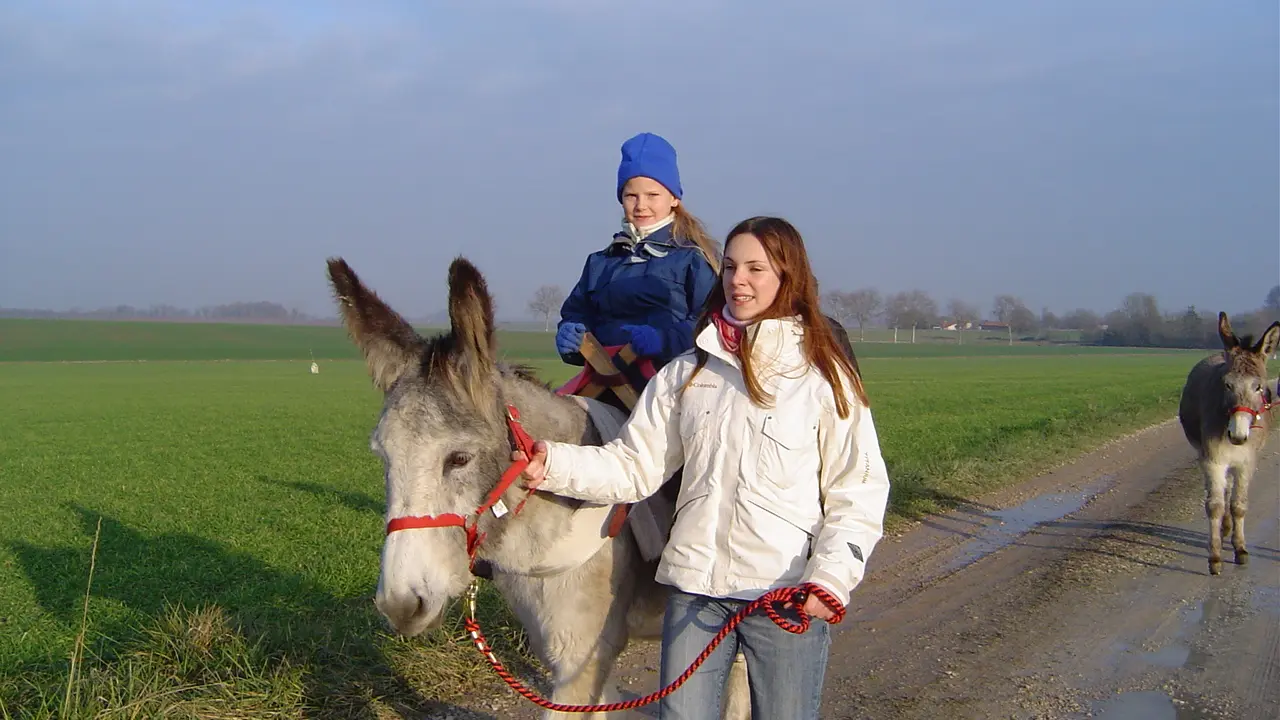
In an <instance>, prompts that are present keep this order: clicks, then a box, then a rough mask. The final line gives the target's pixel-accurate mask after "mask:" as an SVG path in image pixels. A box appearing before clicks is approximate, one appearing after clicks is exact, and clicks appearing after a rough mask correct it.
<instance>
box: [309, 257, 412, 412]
mask: <svg viewBox="0 0 1280 720" xmlns="http://www.w3.org/2000/svg"><path fill="white" fill-rule="evenodd" d="M329 284H330V285H332V286H333V294H334V296H335V297H336V298H337V301H338V308H339V310H340V311H341V312H342V324H343V326H345V327H346V328H347V333H348V334H349V335H351V339H352V340H354V341H355V344H356V346H357V347H359V348H360V352H361V353H363V354H364V360H365V364H366V365H367V366H368V368H369V376H370V377H372V378H373V384H374V386H376V387H377V388H378V389H379V390H381V391H382V392H384V393H385V392H387V391H388V390H390V389H391V386H392V385H394V384H395V382H396V380H398V379H399V378H400V376H401V375H403V374H404V373H405V371H407V370H409V369H410V368H413V367H417V366H418V365H419V364H420V363H421V361H422V355H423V352H424V351H425V349H426V342H425V341H424V340H423V339H422V337H421V336H420V335H418V333H417V332H415V331H414V329H413V326H412V325H410V324H409V322H408V321H407V320H405V319H404V318H403V317H401V316H400V314H399V313H397V312H396V311H395V310H392V309H391V307H390V306H388V305H387V304H386V303H385V302H383V301H382V299H381V298H379V297H378V295H377V293H375V292H373V291H372V290H370V289H369V288H367V287H365V286H364V283H362V282H360V278H359V277H357V276H356V273H355V271H354V270H352V269H351V266H350V265H348V264H347V261H346V260H343V259H342V258H329Z"/></svg>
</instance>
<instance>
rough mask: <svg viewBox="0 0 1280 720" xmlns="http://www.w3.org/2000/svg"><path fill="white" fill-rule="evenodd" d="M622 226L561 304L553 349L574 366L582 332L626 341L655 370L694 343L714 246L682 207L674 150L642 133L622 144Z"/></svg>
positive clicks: (604, 340) (613, 342)
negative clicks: (695, 329)
mask: <svg viewBox="0 0 1280 720" xmlns="http://www.w3.org/2000/svg"><path fill="white" fill-rule="evenodd" d="M617 196H618V202H619V203H621V204H622V212H623V220H622V231H621V232H618V233H615V234H614V236H613V241H612V242H610V243H609V245H608V247H606V248H604V249H603V250H597V251H596V252H593V253H591V254H590V255H588V256H587V261H586V263H585V265H584V266H583V268H582V275H581V277H580V278H579V280H578V283H577V285H575V286H574V288H573V291H572V292H570V293H569V296H568V297H567V298H566V299H565V301H564V304H563V305H562V306H561V308H560V318H561V319H560V323H559V326H558V328H557V332H556V351H557V352H558V353H559V354H560V357H561V358H562V359H563V360H564V361H565V362H566V363H569V364H571V365H582V364H583V363H584V360H583V358H582V355H581V354H579V352H578V346H579V345H580V344H581V343H582V336H583V334H584V333H585V332H588V331H589V332H591V334H592V335H594V336H595V337H596V339H597V340H599V341H600V342H601V344H603V345H605V346H617V345H626V344H628V343H630V344H631V347H632V349H633V350H635V351H636V354H637V355H639V356H641V357H643V358H648V359H649V360H651V361H652V363H653V365H654V367H655V368H660V367H662V366H663V365H665V364H666V363H667V362H669V361H670V360H671V358H673V357H675V356H677V355H679V354H681V353H683V352H685V351H686V350H688V349H689V348H690V347H692V346H693V324H694V322H695V321H696V320H697V318H698V315H699V313H701V312H702V309H703V306H704V304H705V303H706V299H707V295H708V294H709V293H710V292H711V288H712V287H713V286H714V285H715V283H716V266H715V259H716V247H715V242H714V241H713V240H712V239H711V237H710V236H709V235H708V234H707V231H706V229H705V228H704V227H703V225H702V223H701V222H699V221H698V219H697V218H696V217H694V216H693V215H691V214H690V213H689V211H688V210H686V209H685V207H684V203H683V197H684V191H683V188H682V187H681V186H680V170H679V168H678V166H677V164H676V151H675V148H673V147H672V146H671V144H670V143H668V142H667V141H666V140H665V139H663V138H662V137H660V136H658V135H654V134H652V133H641V134H639V135H636V136H635V137H633V138H630V139H629V140H627V141H626V142H625V143H623V144H622V162H621V163H620V164H619V166H618V187H617Z"/></svg>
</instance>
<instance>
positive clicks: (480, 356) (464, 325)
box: [449, 257, 497, 377]
mask: <svg viewBox="0 0 1280 720" xmlns="http://www.w3.org/2000/svg"><path fill="white" fill-rule="evenodd" d="M449 324H450V325H451V326H452V327H453V338H454V351H455V352H456V353H457V359H458V360H459V361H461V362H463V363H465V364H466V365H467V370H468V371H469V372H470V373H473V377H481V376H485V375H487V374H488V373H490V372H492V371H493V368H494V366H495V362H494V356H495V355H496V353H497V348H496V347H495V346H496V343H495V341H494V322H493V298H491V297H490V296H489V287H488V285H487V284H485V281H484V276H483V275H481V274H480V271H479V270H477V269H476V266H475V265H472V264H471V263H470V261H468V260H467V259H466V258H463V257H457V258H454V260H453V263H451V264H450V265H449Z"/></svg>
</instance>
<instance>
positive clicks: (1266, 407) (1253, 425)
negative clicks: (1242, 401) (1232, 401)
mask: <svg viewBox="0 0 1280 720" xmlns="http://www.w3.org/2000/svg"><path fill="white" fill-rule="evenodd" d="M1277 404H1280V403H1275V402H1264V403H1262V409H1261V410H1254V409H1253V408H1251V407H1245V406H1243V405H1237V406H1236V407H1233V408H1231V413H1230V414H1231V415H1235V414H1236V413H1249V415H1251V416H1253V420H1252V421H1251V422H1250V424H1249V429H1250V430H1260V429H1262V423H1260V422H1258V418H1259V417H1261V416H1262V415H1265V414H1267V412H1268V411H1270V410H1271V408H1273V407H1276V406H1277Z"/></svg>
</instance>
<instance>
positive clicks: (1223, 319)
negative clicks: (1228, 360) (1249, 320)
mask: <svg viewBox="0 0 1280 720" xmlns="http://www.w3.org/2000/svg"><path fill="white" fill-rule="evenodd" d="M1218 337H1220V338H1222V348H1223V349H1224V350H1234V349H1235V348H1237V347H1239V346H1240V341H1239V340H1237V339H1236V334H1235V333H1233V332H1231V321H1230V320H1228V319H1227V314H1226V313H1224V312H1219V313H1218Z"/></svg>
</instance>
